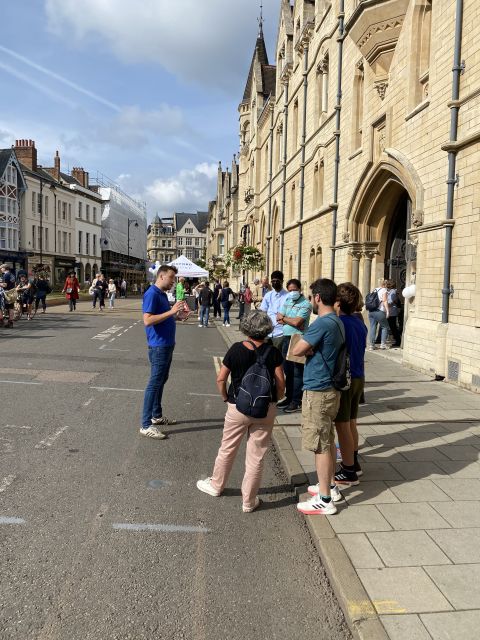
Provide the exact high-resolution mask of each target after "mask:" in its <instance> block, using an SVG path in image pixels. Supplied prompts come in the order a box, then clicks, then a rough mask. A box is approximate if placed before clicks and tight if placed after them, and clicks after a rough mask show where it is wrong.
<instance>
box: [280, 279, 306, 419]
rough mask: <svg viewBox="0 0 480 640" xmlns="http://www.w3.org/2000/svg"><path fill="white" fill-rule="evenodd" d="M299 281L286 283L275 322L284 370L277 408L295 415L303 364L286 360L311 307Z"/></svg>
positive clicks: (300, 405)
mask: <svg viewBox="0 0 480 640" xmlns="http://www.w3.org/2000/svg"><path fill="white" fill-rule="evenodd" d="M301 289H302V285H301V283H300V280H297V279H296V278H293V279H292V280H289V281H288V282H287V291H288V295H287V296H286V297H285V298H284V302H283V306H282V308H281V309H280V311H279V312H278V313H277V322H278V323H279V324H281V325H283V336H284V340H283V344H282V355H283V358H284V362H283V368H284V370H285V379H286V385H285V396H286V397H285V398H284V399H283V400H282V401H281V402H279V403H278V405H277V406H278V408H279V409H283V410H284V411H285V413H296V412H297V411H300V409H301V408H302V387H303V368H304V366H303V364H301V363H300V362H293V361H291V360H287V353H288V349H289V347H290V341H291V339H292V336H294V335H303V334H304V333H305V331H306V330H307V329H308V323H309V321H310V315H311V313H312V305H311V304H310V302H309V301H308V300H307V299H306V298H305V296H304V295H303V294H302V291H301Z"/></svg>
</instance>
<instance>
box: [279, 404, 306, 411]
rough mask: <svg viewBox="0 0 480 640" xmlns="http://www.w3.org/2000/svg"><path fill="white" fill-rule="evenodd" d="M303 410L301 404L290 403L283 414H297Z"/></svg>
mask: <svg viewBox="0 0 480 640" xmlns="http://www.w3.org/2000/svg"><path fill="white" fill-rule="evenodd" d="M301 410H302V405H301V404H297V403H296V402H290V404H289V405H288V406H287V407H285V409H284V410H283V413H297V412H298V411H301Z"/></svg>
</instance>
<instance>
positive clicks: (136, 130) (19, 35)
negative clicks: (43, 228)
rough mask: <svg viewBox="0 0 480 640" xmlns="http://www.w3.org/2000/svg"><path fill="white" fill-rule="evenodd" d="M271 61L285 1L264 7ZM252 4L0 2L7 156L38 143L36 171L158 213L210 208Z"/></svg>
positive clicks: (245, 57) (231, 121)
mask: <svg viewBox="0 0 480 640" xmlns="http://www.w3.org/2000/svg"><path fill="white" fill-rule="evenodd" d="M263 5H264V8H263V12H264V18H265V24H264V32H265V36H266V41H267V47H268V50H269V55H270V58H271V60H273V59H274V55H273V49H274V46H275V38H276V33H277V26H278V16H279V6H280V2H279V0H263ZM258 14H259V1H257V0H203V1H202V0H174V1H172V0H138V1H137V2H132V1H131V0H128V1H127V0H80V1H79V0H18V1H17V2H6V3H2V37H1V39H0V86H1V87H2V95H3V100H2V111H1V113H0V147H2V148H6V147H9V146H10V145H11V144H13V143H14V141H15V139H16V138H18V139H21V138H27V139H33V140H35V142H36V146H37V149H38V153H39V162H40V163H41V164H43V165H45V166H51V165H53V156H54V153H55V151H56V150H57V149H58V150H59V152H60V156H61V160H62V169H63V170H68V169H71V167H73V166H83V167H84V168H85V169H87V170H88V171H90V174H91V177H94V176H95V175H96V172H97V171H99V172H101V173H103V174H105V175H106V176H108V177H109V178H111V179H112V180H114V181H115V182H117V183H118V184H120V186H122V188H124V189H125V190H126V191H127V192H128V193H130V194H131V195H133V196H134V197H136V198H139V199H141V200H143V201H146V202H147V206H148V211H149V217H153V215H154V214H155V213H156V212H158V213H159V214H160V215H168V214H171V213H172V212H173V211H175V210H177V211H195V210H197V209H200V210H206V207H207V204H208V200H211V199H213V198H214V197H215V184H216V170H217V163H218V161H219V160H221V161H222V164H223V165H224V166H225V163H230V162H231V158H232V154H233V153H234V152H236V151H237V148H238V133H237V129H238V127H237V117H238V113H237V107H238V103H239V102H240V100H241V98H242V94H243V90H244V85H245V82H246V78H247V73H248V68H249V65H250V62H251V57H252V53H253V49H254V45H255V39H256V34H257V31H258V23H257V17H258Z"/></svg>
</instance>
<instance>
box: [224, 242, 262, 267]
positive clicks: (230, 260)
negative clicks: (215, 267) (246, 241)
mask: <svg viewBox="0 0 480 640" xmlns="http://www.w3.org/2000/svg"><path fill="white" fill-rule="evenodd" d="M264 264H265V259H264V257H263V255H262V254H261V253H260V251H259V250H258V249H257V248H255V247H249V246H246V245H243V244H239V245H237V246H236V247H233V248H232V249H230V251H228V252H227V255H226V256H225V265H226V266H227V267H232V269H233V270H234V271H257V270H260V269H263V267H264Z"/></svg>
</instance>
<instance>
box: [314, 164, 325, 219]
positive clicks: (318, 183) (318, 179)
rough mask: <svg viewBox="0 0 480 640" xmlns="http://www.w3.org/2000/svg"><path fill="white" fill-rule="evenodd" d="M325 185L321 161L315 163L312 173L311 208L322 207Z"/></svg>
mask: <svg viewBox="0 0 480 640" xmlns="http://www.w3.org/2000/svg"><path fill="white" fill-rule="evenodd" d="M324 183H325V166H324V162H323V160H320V162H317V164H316V165H315V168H314V171H313V207H314V209H319V208H320V207H321V206H322V205H323V191H324Z"/></svg>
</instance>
